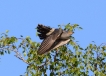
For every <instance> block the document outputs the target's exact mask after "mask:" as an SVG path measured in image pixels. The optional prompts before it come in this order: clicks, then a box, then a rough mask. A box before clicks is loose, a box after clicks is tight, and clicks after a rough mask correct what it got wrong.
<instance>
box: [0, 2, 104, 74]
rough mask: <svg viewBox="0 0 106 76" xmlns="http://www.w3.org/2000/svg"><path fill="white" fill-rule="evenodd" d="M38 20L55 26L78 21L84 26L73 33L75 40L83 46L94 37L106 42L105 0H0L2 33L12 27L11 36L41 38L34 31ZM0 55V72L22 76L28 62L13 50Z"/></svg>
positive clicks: (93, 39)
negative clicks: (17, 55) (9, 53)
mask: <svg viewBox="0 0 106 76" xmlns="http://www.w3.org/2000/svg"><path fill="white" fill-rule="evenodd" d="M38 23H40V24H44V25H48V26H51V27H55V28H57V27H58V26H57V25H59V24H60V25H64V24H67V23H71V24H79V25H80V26H81V27H82V28H83V30H77V31H76V32H75V34H74V35H73V36H74V37H75V39H76V41H79V44H80V45H81V46H82V47H86V46H87V45H88V44H89V43H91V41H95V42H96V44H97V45H100V44H101V43H105V42H106V36H105V33H106V0H89V1H87V0H42V1H41V0H38V1H37V0H30V1H29V0H0V28H1V29H0V33H3V32H5V31H6V30H9V36H16V37H20V35H23V36H24V37H26V36H30V37H31V38H32V40H33V41H37V42H41V41H40V39H39V38H38V37H36V31H35V28H36V26H37V24H38ZM20 51H21V50H20ZM0 58H1V59H0V76H19V75H20V74H23V73H24V72H25V71H26V66H27V65H26V64H25V63H24V62H22V61H21V60H19V59H18V58H16V57H15V56H14V53H12V54H11V55H8V54H6V55H4V56H2V57H1V56H0Z"/></svg>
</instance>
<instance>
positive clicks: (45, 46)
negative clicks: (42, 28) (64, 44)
mask: <svg viewBox="0 0 106 76" xmlns="http://www.w3.org/2000/svg"><path fill="white" fill-rule="evenodd" d="M62 32H63V30H62V29H55V30H54V32H53V33H52V34H51V35H49V36H47V37H46V38H45V39H44V40H43V42H42V43H41V45H40V47H39V49H38V51H37V53H38V54H39V55H41V54H44V53H46V52H48V51H50V50H51V49H50V48H51V46H52V45H53V44H54V42H55V41H56V40H57V39H58V38H59V37H60V35H61V34H62Z"/></svg>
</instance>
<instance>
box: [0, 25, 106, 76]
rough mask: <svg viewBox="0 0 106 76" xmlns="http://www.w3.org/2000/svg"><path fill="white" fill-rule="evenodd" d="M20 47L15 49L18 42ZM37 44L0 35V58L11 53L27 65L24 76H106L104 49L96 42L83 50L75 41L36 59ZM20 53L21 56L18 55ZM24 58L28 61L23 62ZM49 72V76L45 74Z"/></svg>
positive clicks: (105, 51)
mask: <svg viewBox="0 0 106 76" xmlns="http://www.w3.org/2000/svg"><path fill="white" fill-rule="evenodd" d="M76 28H78V29H82V28H81V27H79V25H77V24H74V25H71V24H67V25H66V26H65V27H64V29H65V30H73V31H75V29H76ZM19 40H21V41H20V43H19V44H18V45H16V44H17V42H19ZM39 46H40V43H37V42H33V41H32V40H31V38H30V37H26V38H23V37H20V38H16V37H9V36H8V31H7V32H6V33H3V34H1V38H0V55H4V54H5V53H8V54H10V53H11V52H15V53H16V55H15V56H16V57H17V58H19V59H20V60H22V61H23V62H25V63H27V64H28V66H27V68H26V69H27V71H26V73H25V76H41V75H43V76H56V75H58V76H88V75H89V71H92V72H93V74H94V75H95V76H106V46H105V44H104V43H103V44H101V45H99V46H97V45H96V44H95V42H93V43H91V44H89V45H88V46H87V47H86V48H82V47H81V46H80V45H79V44H78V43H77V42H76V41H75V38H74V37H71V41H70V42H69V43H68V44H67V45H64V46H61V47H59V48H57V49H55V50H52V51H51V52H49V53H47V54H44V55H37V50H38V48H39ZM19 50H22V55H21V53H19ZM25 58H27V59H25ZM48 71H49V72H48Z"/></svg>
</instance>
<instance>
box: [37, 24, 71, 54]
mask: <svg viewBox="0 0 106 76" xmlns="http://www.w3.org/2000/svg"><path fill="white" fill-rule="evenodd" d="M37 32H38V33H39V34H38V36H39V38H40V39H41V40H43V42H42V43H41V45H40V47H39V49H38V51H37V53H38V54H39V55H42V54H45V53H47V52H49V51H50V50H53V49H56V48H58V47H60V46H62V45H65V44H67V43H68V42H69V41H70V36H71V35H72V34H73V32H72V31H65V30H63V29H61V28H59V29H54V28H50V27H48V26H44V25H42V24H38V26H37Z"/></svg>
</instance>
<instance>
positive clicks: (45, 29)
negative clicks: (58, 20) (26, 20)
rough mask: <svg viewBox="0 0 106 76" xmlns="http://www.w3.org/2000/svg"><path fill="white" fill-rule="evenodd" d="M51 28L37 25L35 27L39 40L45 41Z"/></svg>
mask: <svg viewBox="0 0 106 76" xmlns="http://www.w3.org/2000/svg"><path fill="white" fill-rule="evenodd" d="M51 29H52V28H50V27H49V26H44V25H42V24H38V26H37V32H38V33H39V34H38V36H39V38H40V39H45V38H46V37H47V35H46V34H47V33H49V32H50V30H51Z"/></svg>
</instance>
